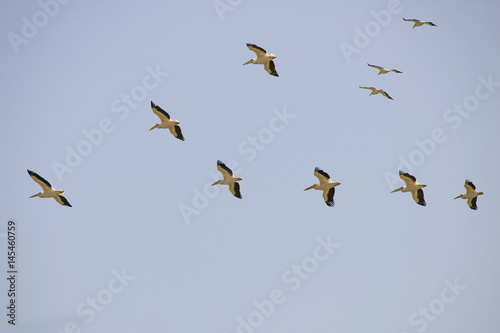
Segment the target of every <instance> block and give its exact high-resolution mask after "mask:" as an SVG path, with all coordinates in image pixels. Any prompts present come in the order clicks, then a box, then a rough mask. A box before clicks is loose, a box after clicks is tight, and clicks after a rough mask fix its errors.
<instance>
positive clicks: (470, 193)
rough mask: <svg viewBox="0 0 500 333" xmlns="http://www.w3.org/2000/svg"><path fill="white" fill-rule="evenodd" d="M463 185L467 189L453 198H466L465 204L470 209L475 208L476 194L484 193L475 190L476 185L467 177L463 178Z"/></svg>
mask: <svg viewBox="0 0 500 333" xmlns="http://www.w3.org/2000/svg"><path fill="white" fill-rule="evenodd" d="M464 187H465V189H466V190H467V192H465V194H460V195H459V196H458V197H456V198H455V199H458V198H462V199H467V204H468V205H469V207H470V209H474V210H477V204H476V203H477V196H478V195H482V194H484V193H483V192H478V191H476V186H475V185H474V184H473V183H472V182H471V181H470V180H468V179H466V180H465V185H464Z"/></svg>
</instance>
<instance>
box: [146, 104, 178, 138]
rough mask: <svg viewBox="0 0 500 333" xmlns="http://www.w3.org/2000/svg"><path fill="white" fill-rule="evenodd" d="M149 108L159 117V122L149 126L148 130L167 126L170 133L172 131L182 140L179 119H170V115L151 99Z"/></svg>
mask: <svg viewBox="0 0 500 333" xmlns="http://www.w3.org/2000/svg"><path fill="white" fill-rule="evenodd" d="M151 108H152V109H153V112H154V113H155V114H156V115H157V116H158V118H160V121H161V122H160V123H158V124H156V125H154V126H153V127H151V129H150V131H151V130H153V129H155V128H168V129H169V130H170V133H172V134H173V135H174V136H175V137H176V138H177V139H179V140H182V141H184V136H183V135H182V131H181V128H180V126H179V121H178V120H172V119H170V115H169V114H168V113H167V112H166V111H165V110H163V109H162V108H161V107H159V106H158V105H156V104H155V103H153V101H151Z"/></svg>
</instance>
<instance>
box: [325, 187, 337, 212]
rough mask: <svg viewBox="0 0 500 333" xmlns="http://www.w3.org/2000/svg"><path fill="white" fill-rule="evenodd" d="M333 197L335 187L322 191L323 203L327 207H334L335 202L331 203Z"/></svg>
mask: <svg viewBox="0 0 500 333" xmlns="http://www.w3.org/2000/svg"><path fill="white" fill-rule="evenodd" d="M334 195H335V187H332V188H329V189H328V190H323V199H325V203H326V205H327V206H329V207H333V206H335V202H334V201H333V196H334Z"/></svg>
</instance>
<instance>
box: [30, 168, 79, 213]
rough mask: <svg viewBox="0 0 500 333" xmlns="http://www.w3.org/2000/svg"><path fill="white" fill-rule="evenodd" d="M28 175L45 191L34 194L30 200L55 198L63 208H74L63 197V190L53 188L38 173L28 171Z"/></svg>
mask: <svg viewBox="0 0 500 333" xmlns="http://www.w3.org/2000/svg"><path fill="white" fill-rule="evenodd" d="M28 173H29V175H30V176H31V178H33V180H34V181H35V182H37V183H38V184H39V185H40V186H41V187H42V189H43V191H42V192H40V193H37V194H33V195H32V196H31V197H30V198H34V197H40V198H54V199H56V201H57V202H59V203H60V204H61V205H63V206H69V207H72V206H71V205H70V203H69V202H68V200H66V198H65V197H63V196H62V195H61V194H63V193H64V191H63V190H56V189H54V188H53V187H52V185H50V183H49V182H48V181H46V180H45V179H44V178H42V177H41V176H40V175H39V174H37V173H36V172H33V171H31V170H28Z"/></svg>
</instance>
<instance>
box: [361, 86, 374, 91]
mask: <svg viewBox="0 0 500 333" xmlns="http://www.w3.org/2000/svg"><path fill="white" fill-rule="evenodd" d="M359 87H360V88H361V89H370V90H371V91H373V90H375V88H374V87H361V86H359Z"/></svg>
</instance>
